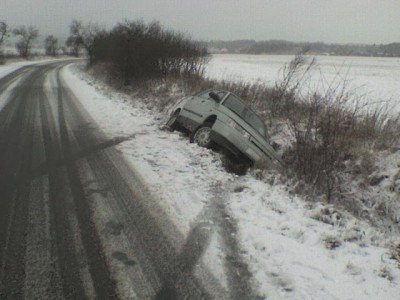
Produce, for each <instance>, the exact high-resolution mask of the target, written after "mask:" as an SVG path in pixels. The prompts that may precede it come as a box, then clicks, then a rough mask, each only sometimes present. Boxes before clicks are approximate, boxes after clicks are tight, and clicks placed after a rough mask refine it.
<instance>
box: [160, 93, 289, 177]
mask: <svg viewBox="0 0 400 300" xmlns="http://www.w3.org/2000/svg"><path fill="white" fill-rule="evenodd" d="M170 112H171V114H170V115H169V117H168V120H167V122H166V126H167V127H168V128H170V129H177V128H183V129H185V130H187V131H188V132H190V138H191V141H192V142H195V143H197V144H198V145H200V146H202V147H207V148H211V147H213V146H218V147H219V148H221V149H223V150H226V151H225V152H226V153H227V154H228V156H229V157H230V158H232V159H233V160H235V161H240V162H243V163H245V164H248V165H252V164H254V163H260V164H267V166H275V167H277V168H278V169H282V168H283V167H284V162H283V161H282V159H281V157H280V156H279V155H278V154H277V153H276V151H275V150H274V148H273V147H272V146H271V144H270V139H269V136H268V132H267V128H266V126H265V124H264V122H263V121H262V119H261V118H260V117H259V116H258V115H257V114H256V113H255V112H254V111H253V110H252V109H251V107H250V106H249V105H247V104H246V103H245V102H244V101H243V100H242V99H240V98H239V97H238V96H236V95H235V94H233V93H231V92H228V91H220V90H207V91H202V92H200V93H198V94H195V95H194V96H191V97H186V98H183V99H182V100H181V101H179V102H178V103H177V104H176V105H175V106H174V107H173V108H172V109H171V110H170Z"/></svg>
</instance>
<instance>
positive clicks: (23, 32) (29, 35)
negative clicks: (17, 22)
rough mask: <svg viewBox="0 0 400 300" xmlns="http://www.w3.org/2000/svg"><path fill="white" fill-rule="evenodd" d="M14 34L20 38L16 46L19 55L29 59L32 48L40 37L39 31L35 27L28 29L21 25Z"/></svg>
mask: <svg viewBox="0 0 400 300" xmlns="http://www.w3.org/2000/svg"><path fill="white" fill-rule="evenodd" d="M13 34H14V35H15V36H19V40H18V42H17V43H16V44H15V47H16V48H17V51H18V53H19V55H20V56H21V57H25V58H27V57H28V56H29V55H30V54H31V49H32V46H33V45H34V43H35V41H36V40H37V38H38V37H39V30H38V29H37V28H36V27H34V26H29V27H26V26H24V25H21V26H18V27H17V28H15V29H14V30H13Z"/></svg>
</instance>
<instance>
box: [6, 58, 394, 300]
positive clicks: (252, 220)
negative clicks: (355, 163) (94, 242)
mask: <svg viewBox="0 0 400 300" xmlns="http://www.w3.org/2000/svg"><path fill="white" fill-rule="evenodd" d="M214 63H215V62H214ZM277 65H278V64H277ZM214 68H215V66H214ZM6 69H7V67H4V66H3V67H0V77H1V76H2V74H4V73H1V72H2V71H3V72H5V70H6ZM277 69H278V68H277ZM63 77H64V78H65V80H66V82H67V84H68V85H69V86H70V87H71V89H72V90H73V91H74V93H76V96H77V97H78V98H79V99H80V100H81V101H82V104H83V105H84V106H85V107H86V109H87V110H88V111H89V112H90V113H91V115H92V117H93V118H94V119H95V120H96V121H97V123H98V124H99V126H100V127H101V128H102V130H103V131H104V132H105V133H106V134H107V135H109V136H110V138H113V137H133V138H132V139H130V140H127V141H125V142H123V143H121V144H119V145H118V146H117V149H118V150H119V151H120V152H121V154H122V155H123V156H124V157H125V158H126V160H127V161H128V162H129V163H130V164H131V165H132V167H134V168H136V169H137V170H138V171H140V172H141V174H142V176H143V178H144V179H145V180H146V182H147V185H148V187H149V189H150V190H151V192H152V193H153V194H154V195H155V197H157V198H158V199H159V201H160V204H161V205H162V206H163V207H164V209H165V211H166V213H167V214H168V215H169V216H170V217H171V219H172V220H173V221H174V222H175V223H176V225H177V227H178V228H180V230H181V231H182V233H183V234H187V233H188V232H189V230H190V229H191V228H193V226H195V225H196V224H198V223H199V222H206V223H208V224H211V225H212V226H211V227H209V228H210V230H211V231H212V238H211V243H210V245H209V246H208V249H207V251H206V253H205V254H204V256H203V258H202V260H203V262H204V264H206V265H208V266H209V267H210V268H211V269H212V270H213V272H214V273H215V274H216V275H217V277H218V278H221V279H222V281H223V282H224V284H225V286H226V287H229V280H228V279H227V278H226V275H225V271H224V269H225V267H226V266H227V264H228V263H229V260H230V257H229V255H228V252H229V249H227V245H226V243H224V242H223V240H224V238H223V236H222V235H221V233H222V232H223V230H221V229H219V228H218V226H219V224H221V222H224V221H221V222H218V221H217V220H216V218H215V217H212V213H210V210H212V209H213V207H215V206H223V207H224V209H225V212H226V214H225V215H222V216H220V217H223V218H224V220H227V221H228V222H231V223H232V224H237V232H231V234H232V235H233V236H234V237H235V239H236V240H237V241H238V244H239V246H240V256H241V259H242V261H243V262H244V263H247V264H248V265H249V269H250V271H251V273H252V274H253V275H252V277H251V284H252V288H253V290H254V294H255V295H257V296H258V297H257V299H263V298H267V299H341V300H343V299H377V300H378V299H379V300H380V299H399V295H400V266H399V262H398V261H396V260H393V259H390V256H391V253H390V249H389V248H390V245H397V244H399V242H400V237H399V236H387V235H385V234H383V233H382V232H379V231H378V230H376V229H373V228H372V227H370V226H368V225H367V224H366V223H364V222H362V221H360V220H357V219H355V218H354V217H352V216H350V215H348V214H346V213H345V212H341V211H338V210H337V209H335V208H334V207H332V206H329V205H322V204H319V203H310V202H305V201H303V200H302V199H300V198H299V197H297V196H295V195H294V193H293V192H292V191H291V188H290V187H288V186H285V185H284V184H281V183H280V181H279V176H278V175H277V174H273V173H271V174H267V175H266V176H265V179H263V180H257V179H256V178H254V177H253V176H251V175H246V176H237V175H233V174H229V173H227V172H226V171H225V170H224V169H223V167H222V166H221V162H220V159H219V156H218V154H215V153H213V152H211V151H210V150H207V149H203V148H200V147H197V146H196V145H194V144H190V143H189V141H188V139H187V138H186V137H185V136H183V135H182V134H180V133H178V132H173V133H171V132H168V131H163V130H160V125H161V123H162V116H160V115H155V114H154V112H152V111H150V110H148V109H147V108H146V107H145V105H144V104H142V103H141V102H140V100H139V99H130V98H129V97H128V96H126V95H122V94H118V93H116V92H113V91H112V90H110V89H109V88H107V87H105V86H104V85H103V84H101V83H100V82H97V81H95V80H93V79H92V78H90V77H89V76H88V75H86V74H84V73H83V72H81V71H80V69H79V68H77V67H76V66H70V67H68V68H65V69H64V72H63Z"/></svg>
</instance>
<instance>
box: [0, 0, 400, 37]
mask: <svg viewBox="0 0 400 300" xmlns="http://www.w3.org/2000/svg"><path fill="white" fill-rule="evenodd" d="M138 18H141V19H143V20H144V21H146V22H147V21H152V20H157V21H160V23H161V24H162V25H164V26H165V27H167V28H171V29H174V30H176V31H180V32H184V33H186V34H188V35H190V36H191V37H192V38H194V39H201V40H233V39H255V40H271V39H283V40H290V41H322V42H328V43H352V42H354V43H391V42H400V0H112V1H111V0H110V1H106V0H0V20H5V21H7V22H8V23H9V24H10V25H11V26H15V25H20V24H24V25H35V26H37V27H39V29H40V33H41V35H42V36H46V35H48V34H54V35H56V36H58V37H66V36H67V35H68V26H69V24H70V23H71V20H72V19H80V20H83V21H84V22H89V21H91V22H98V23H99V24H102V25H104V26H105V27H106V28H111V27H112V26H113V25H115V24H116V23H117V22H120V21H123V20H124V19H129V20H136V19H138Z"/></svg>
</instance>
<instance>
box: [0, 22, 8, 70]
mask: <svg viewBox="0 0 400 300" xmlns="http://www.w3.org/2000/svg"><path fill="white" fill-rule="evenodd" d="M9 31H10V29H9V28H8V25H7V23H6V22H4V21H0V64H2V63H4V60H3V51H2V50H1V46H2V45H3V42H4V41H5V39H6V38H7V37H8V32H9Z"/></svg>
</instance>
